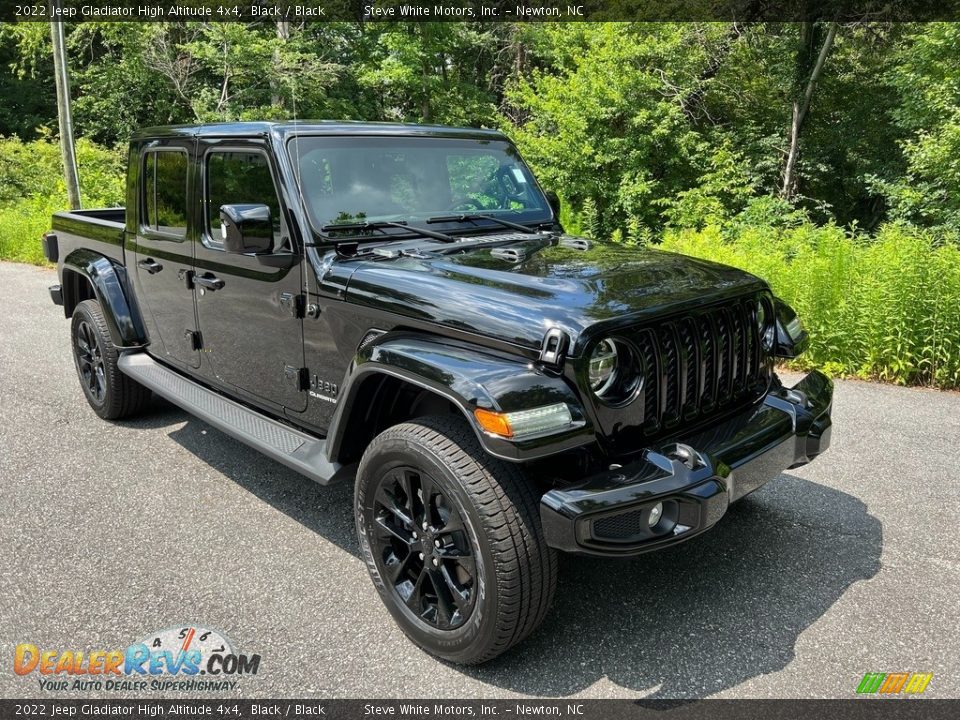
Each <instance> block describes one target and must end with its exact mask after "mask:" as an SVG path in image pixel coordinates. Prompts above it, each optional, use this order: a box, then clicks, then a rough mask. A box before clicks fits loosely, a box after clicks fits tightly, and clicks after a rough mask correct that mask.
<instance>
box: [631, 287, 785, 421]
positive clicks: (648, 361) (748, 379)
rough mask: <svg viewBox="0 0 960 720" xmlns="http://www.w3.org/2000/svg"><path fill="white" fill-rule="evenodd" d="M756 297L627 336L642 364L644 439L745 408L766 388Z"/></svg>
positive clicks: (766, 364)
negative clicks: (744, 406)
mask: <svg viewBox="0 0 960 720" xmlns="http://www.w3.org/2000/svg"><path fill="white" fill-rule="evenodd" d="M755 307H756V297H754V296H750V297H747V298H739V299H736V300H732V301H729V302H727V303H724V304H722V305H719V306H714V307H711V308H707V309H705V310H701V311H698V312H696V313H690V314H688V315H685V316H682V317H679V318H672V319H671V320H669V321H666V322H662V323H659V324H655V325H652V326H648V327H644V328H639V329H637V330H636V331H633V332H630V333H628V336H629V337H630V338H631V339H632V340H633V342H634V344H635V346H636V348H637V350H638V352H639V355H640V358H641V359H642V361H643V367H644V373H645V378H646V379H645V382H644V394H643V433H644V434H645V435H647V436H650V435H653V434H656V433H659V432H660V431H662V430H669V429H670V428H673V427H676V426H677V425H679V424H680V421H681V419H683V420H685V421H691V420H696V419H698V418H701V417H706V416H709V415H713V414H717V413H721V412H723V411H725V410H728V409H731V408H733V407H735V406H738V405H742V404H744V403H747V402H749V401H751V400H753V399H755V398H756V397H758V396H759V394H760V393H761V392H763V390H764V389H765V387H766V382H767V379H768V372H769V362H768V358H766V357H765V355H764V354H763V353H762V351H761V346H760V336H759V330H758V328H757V323H756V315H755Z"/></svg>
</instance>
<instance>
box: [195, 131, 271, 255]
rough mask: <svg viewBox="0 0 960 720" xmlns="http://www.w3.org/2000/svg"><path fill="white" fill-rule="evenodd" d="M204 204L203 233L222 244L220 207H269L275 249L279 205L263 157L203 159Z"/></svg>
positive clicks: (222, 153)
mask: <svg viewBox="0 0 960 720" xmlns="http://www.w3.org/2000/svg"><path fill="white" fill-rule="evenodd" d="M206 201H207V202H206V206H207V233H208V234H209V236H210V239H211V240H213V241H214V242H215V243H217V244H219V243H222V242H223V232H222V230H221V228H220V207H221V206H222V205H247V204H254V205H267V206H269V208H270V217H271V219H272V220H273V234H274V241H275V247H279V244H280V236H281V231H280V201H279V200H278V198H277V191H276V188H275V187H274V185H273V176H272V175H271V174H270V165H269V163H268V162H267V158H266V156H265V155H264V154H263V153H261V152H256V151H254V152H245V151H243V150H216V151H213V152H211V153H210V154H209V155H207V198H206Z"/></svg>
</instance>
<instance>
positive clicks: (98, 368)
mask: <svg viewBox="0 0 960 720" xmlns="http://www.w3.org/2000/svg"><path fill="white" fill-rule="evenodd" d="M75 340H76V341H75V342H74V346H73V347H74V353H75V354H76V358H77V372H78V373H80V383H81V384H82V385H83V390H84V392H85V393H86V394H87V396H88V397H89V398H90V399H91V400H92V401H93V402H95V403H96V404H98V405H101V404H103V399H104V396H105V395H106V393H107V377H106V370H105V369H104V367H103V352H102V351H101V349H100V343H99V341H98V340H97V333H96V332H95V331H94V330H93V328H92V327H90V323H89V322H87V321H86V320H81V321H80V322H79V323H77V328H76V338H75Z"/></svg>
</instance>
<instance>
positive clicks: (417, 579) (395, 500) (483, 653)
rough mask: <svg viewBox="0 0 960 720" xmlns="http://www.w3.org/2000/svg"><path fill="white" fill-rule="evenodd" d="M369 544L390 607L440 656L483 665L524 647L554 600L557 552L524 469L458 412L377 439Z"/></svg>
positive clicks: (361, 513) (368, 467)
mask: <svg viewBox="0 0 960 720" xmlns="http://www.w3.org/2000/svg"><path fill="white" fill-rule="evenodd" d="M355 508H356V520H357V533H358V535H359V538H360V547H361V550H362V553H363V557H364V559H365V561H366V563H367V568H368V570H369V572H370V576H371V578H372V579H373V582H374V585H375V586H376V588H377V590H378V591H379V593H380V596H381V598H382V599H383V602H384V604H385V605H386V606H387V609H388V610H389V611H390V613H391V614H392V615H393V617H394V619H395V620H396V621H397V623H398V624H399V625H400V627H401V628H402V629H403V631H404V632H405V633H406V634H407V635H408V636H409V637H410V638H411V639H412V640H413V641H414V642H416V643H417V644H418V645H420V646H421V647H423V648H424V649H425V650H427V651H428V652H431V653H433V654H434V655H438V656H440V657H442V658H445V659H447V660H452V661H454V662H460V663H480V662H484V661H485V660H489V659H491V658H493V657H496V656H497V655H499V654H500V653H502V652H504V651H505V650H507V649H508V648H510V647H512V646H513V645H515V644H516V643H518V642H520V641H521V640H523V639H524V638H525V637H526V636H527V635H529V634H530V633H531V632H532V631H533V630H534V629H535V628H536V627H537V626H538V625H539V624H540V622H541V621H542V620H543V618H544V616H545V615H546V612H547V610H548V608H549V606H550V603H551V601H552V598H553V593H554V588H555V585H556V575H557V558H556V553H555V552H554V551H553V550H552V549H551V548H549V547H548V546H547V545H546V543H545V542H544V539H543V535H542V532H541V528H540V516H539V507H538V498H537V497H536V495H535V493H534V492H533V488H532V487H531V485H530V482H529V480H527V479H526V478H525V477H524V476H523V475H522V473H521V472H520V471H519V469H518V468H517V467H515V466H513V465H509V464H507V463H504V462H502V461H499V460H496V459H494V458H491V457H489V456H488V455H486V453H484V452H483V450H482V449H481V448H480V445H479V443H478V442H477V439H476V436H475V435H474V434H473V431H472V430H471V429H470V428H469V426H467V424H466V423H465V422H464V421H463V420H462V419H460V418H458V417H454V416H437V417H429V418H419V419H417V420H415V421H413V422H409V423H404V424H402V425H396V426H394V427H392V428H389V429H388V430H386V431H384V432H383V433H382V434H381V435H379V436H378V437H377V438H375V439H374V441H373V442H372V443H371V444H370V446H369V448H367V451H366V452H365V453H364V456H363V459H362V461H361V463H360V468H359V470H358V473H357V486H356V506H355Z"/></svg>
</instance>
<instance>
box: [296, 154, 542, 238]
mask: <svg viewBox="0 0 960 720" xmlns="http://www.w3.org/2000/svg"><path fill="white" fill-rule="evenodd" d="M287 147H288V149H289V151H290V154H291V160H292V162H293V164H294V168H295V173H296V174H297V175H299V178H300V185H301V188H300V189H301V192H302V193H303V199H304V204H305V205H306V210H307V215H308V217H309V219H310V223H311V224H312V225H313V227H314V228H316V229H318V230H319V229H321V228H324V227H325V226H329V225H341V224H349V223H363V222H371V223H374V222H377V221H382V220H402V221H410V222H412V223H417V222H418V221H420V222H423V221H426V220H427V219H428V218H431V217H435V216H443V215H445V216H449V215H456V214H458V213H459V214H474V213H483V214H488V215H496V216H502V217H503V218H504V219H507V220H512V221H513V222H521V223H523V222H530V223H535V222H547V221H549V220H550V210H549V205H548V204H547V200H546V198H544V196H543V193H542V192H540V189H539V188H538V187H537V184H536V182H535V181H534V179H533V175H532V174H531V173H530V171H529V170H528V169H527V166H526V165H524V164H523V161H522V160H521V159H520V155H519V154H518V153H517V150H516V148H515V147H513V145H511V144H510V143H507V142H504V141H500V140H472V139H458V138H436V137H369V136H362V137H344V136H342V135H341V136H329V137H316V136H314V137H310V136H301V137H295V138H292V139H291V140H290V141H289V143H288V145H287ZM446 224H447V225H448V226H450V227H454V226H456V225H457V223H456V221H450V222H448V223H446ZM478 224H483V223H482V221H480V222H478Z"/></svg>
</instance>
